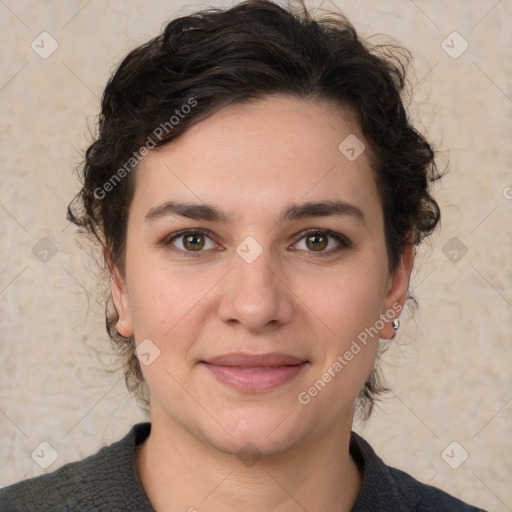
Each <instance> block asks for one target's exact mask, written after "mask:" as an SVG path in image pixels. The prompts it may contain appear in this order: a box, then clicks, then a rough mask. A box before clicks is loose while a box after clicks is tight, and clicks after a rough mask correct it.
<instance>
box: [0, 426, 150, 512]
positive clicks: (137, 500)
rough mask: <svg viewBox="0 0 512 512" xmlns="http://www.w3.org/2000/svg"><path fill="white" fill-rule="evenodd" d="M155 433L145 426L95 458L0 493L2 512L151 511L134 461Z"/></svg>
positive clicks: (132, 430) (134, 427)
mask: <svg viewBox="0 0 512 512" xmlns="http://www.w3.org/2000/svg"><path fill="white" fill-rule="evenodd" d="M149 431H150V423H139V424H137V425H134V426H133V427H132V428H131V430H130V431H129V432H128V434H126V436H125V437H124V438H123V439H121V440H120V441H117V442H115V443H113V444H111V445H109V446H104V447H103V448H101V449H100V450H99V451H98V452H97V453H95V454H94V455H90V456H89V457H86V458H85V459H82V460H80V461H77V462H71V463H68V464H65V465H64V466H62V467H60V468H58V469H56V470H55V471H53V472H51V473H48V474H45V475H41V476H37V477H35V478H30V479H27V480H23V481H21V482H17V483H15V484H12V485H10V486H8V487H4V488H3V489H0V510H2V512H16V511H18V512H22V511H23V512H30V511H36V510H37V511H38V512H40V511H43V510H44V511H50V510H51V511H52V512H59V511H71V510H90V511H93V510H94V511H98V512H99V511H103V510H105V511H107V510H109V511H112V510H133V511H138V510H141V511H143V510H151V508H148V507H149V502H148V501H147V499H146V497H145V494H144V492H143V490H142V486H141V484H140V481H139V480H138V476H137V473H136V469H135V459H134V455H135V449H136V445H137V444H139V443H140V442H142V441H143V440H144V439H145V438H146V437H147V436H148V435H149Z"/></svg>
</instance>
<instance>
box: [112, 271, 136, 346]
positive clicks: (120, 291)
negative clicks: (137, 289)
mask: <svg viewBox="0 0 512 512" xmlns="http://www.w3.org/2000/svg"><path fill="white" fill-rule="evenodd" d="M109 267H110V289H111V291H112V299H113V301H114V306H115V308H116V311H117V314H118V320H117V326H116V327H117V332H118V333H119V334H120V335H121V336H124V337H126V338H129V337H131V336H133V324H132V316H131V309H130V303H129V300H128V291H127V289H126V283H125V282H124V279H123V277H122V276H121V275H120V273H119V271H118V269H117V267H115V266H112V267H111V266H109Z"/></svg>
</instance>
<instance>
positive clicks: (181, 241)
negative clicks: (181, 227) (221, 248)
mask: <svg viewBox="0 0 512 512" xmlns="http://www.w3.org/2000/svg"><path fill="white" fill-rule="evenodd" d="M165 245H167V246H173V247H175V248H176V249H178V250H179V251H181V252H182V253H183V254H189V255H191V253H198V255H199V253H203V252H205V251H206V250H208V249H214V248H215V243H214V242H213V241H212V239H211V238H210V236H209V235H208V234H207V233H206V232H204V233H203V232H202V231H198V230H186V231H181V232H179V233H175V234H174V236H173V237H172V238H170V239H168V241H166V242H165Z"/></svg>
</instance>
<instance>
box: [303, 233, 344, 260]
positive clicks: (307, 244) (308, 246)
mask: <svg viewBox="0 0 512 512" xmlns="http://www.w3.org/2000/svg"><path fill="white" fill-rule="evenodd" d="M301 235H302V238H301V239H300V240H299V242H298V243H297V244H295V245H296V246H297V245H299V246H300V245H301V244H302V247H299V249H300V250H305V251H307V252H313V253H319V254H316V255H315V256H328V255H330V254H333V253H335V252H338V251H340V250H341V249H345V248H347V247H350V245H351V244H350V241H349V240H348V239H347V238H346V237H345V236H344V235H342V234H341V233H336V232H334V231H330V230H328V229H309V230H307V231H305V232H303V233H301ZM332 240H334V242H332ZM302 241H304V242H302ZM333 246H334V247H333ZM327 248H329V249H330V250H327V251H326V250H325V249H327Z"/></svg>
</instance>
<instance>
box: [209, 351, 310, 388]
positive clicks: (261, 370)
mask: <svg viewBox="0 0 512 512" xmlns="http://www.w3.org/2000/svg"><path fill="white" fill-rule="evenodd" d="M308 363H309V361H307V360H304V359H299V358H297V357H294V356H291V355H288V354H280V353H277V352H274V353H269V354H261V355H248V354H243V353H240V352H239V353H232V354H225V355H221V356H216V357H212V358H209V359H208V360H205V361H201V364H203V365H204V366H205V368H206V369H208V370H209V371H210V372H211V373H212V374H213V375H214V376H215V377H216V378H217V380H219V381H220V382H222V383H223V384H226V385H228V386H229V387H231V388H234V389H236V390H238V391H244V392H261V391H269V390H271V389H274V388H277V387H278V386H281V385H283V384H285V383H286V382H289V381H290V380H292V379H293V378H294V377H296V376H297V375H298V374H299V373H300V372H301V371H302V370H303V368H304V367H305V366H306V365H307V364H308Z"/></svg>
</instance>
